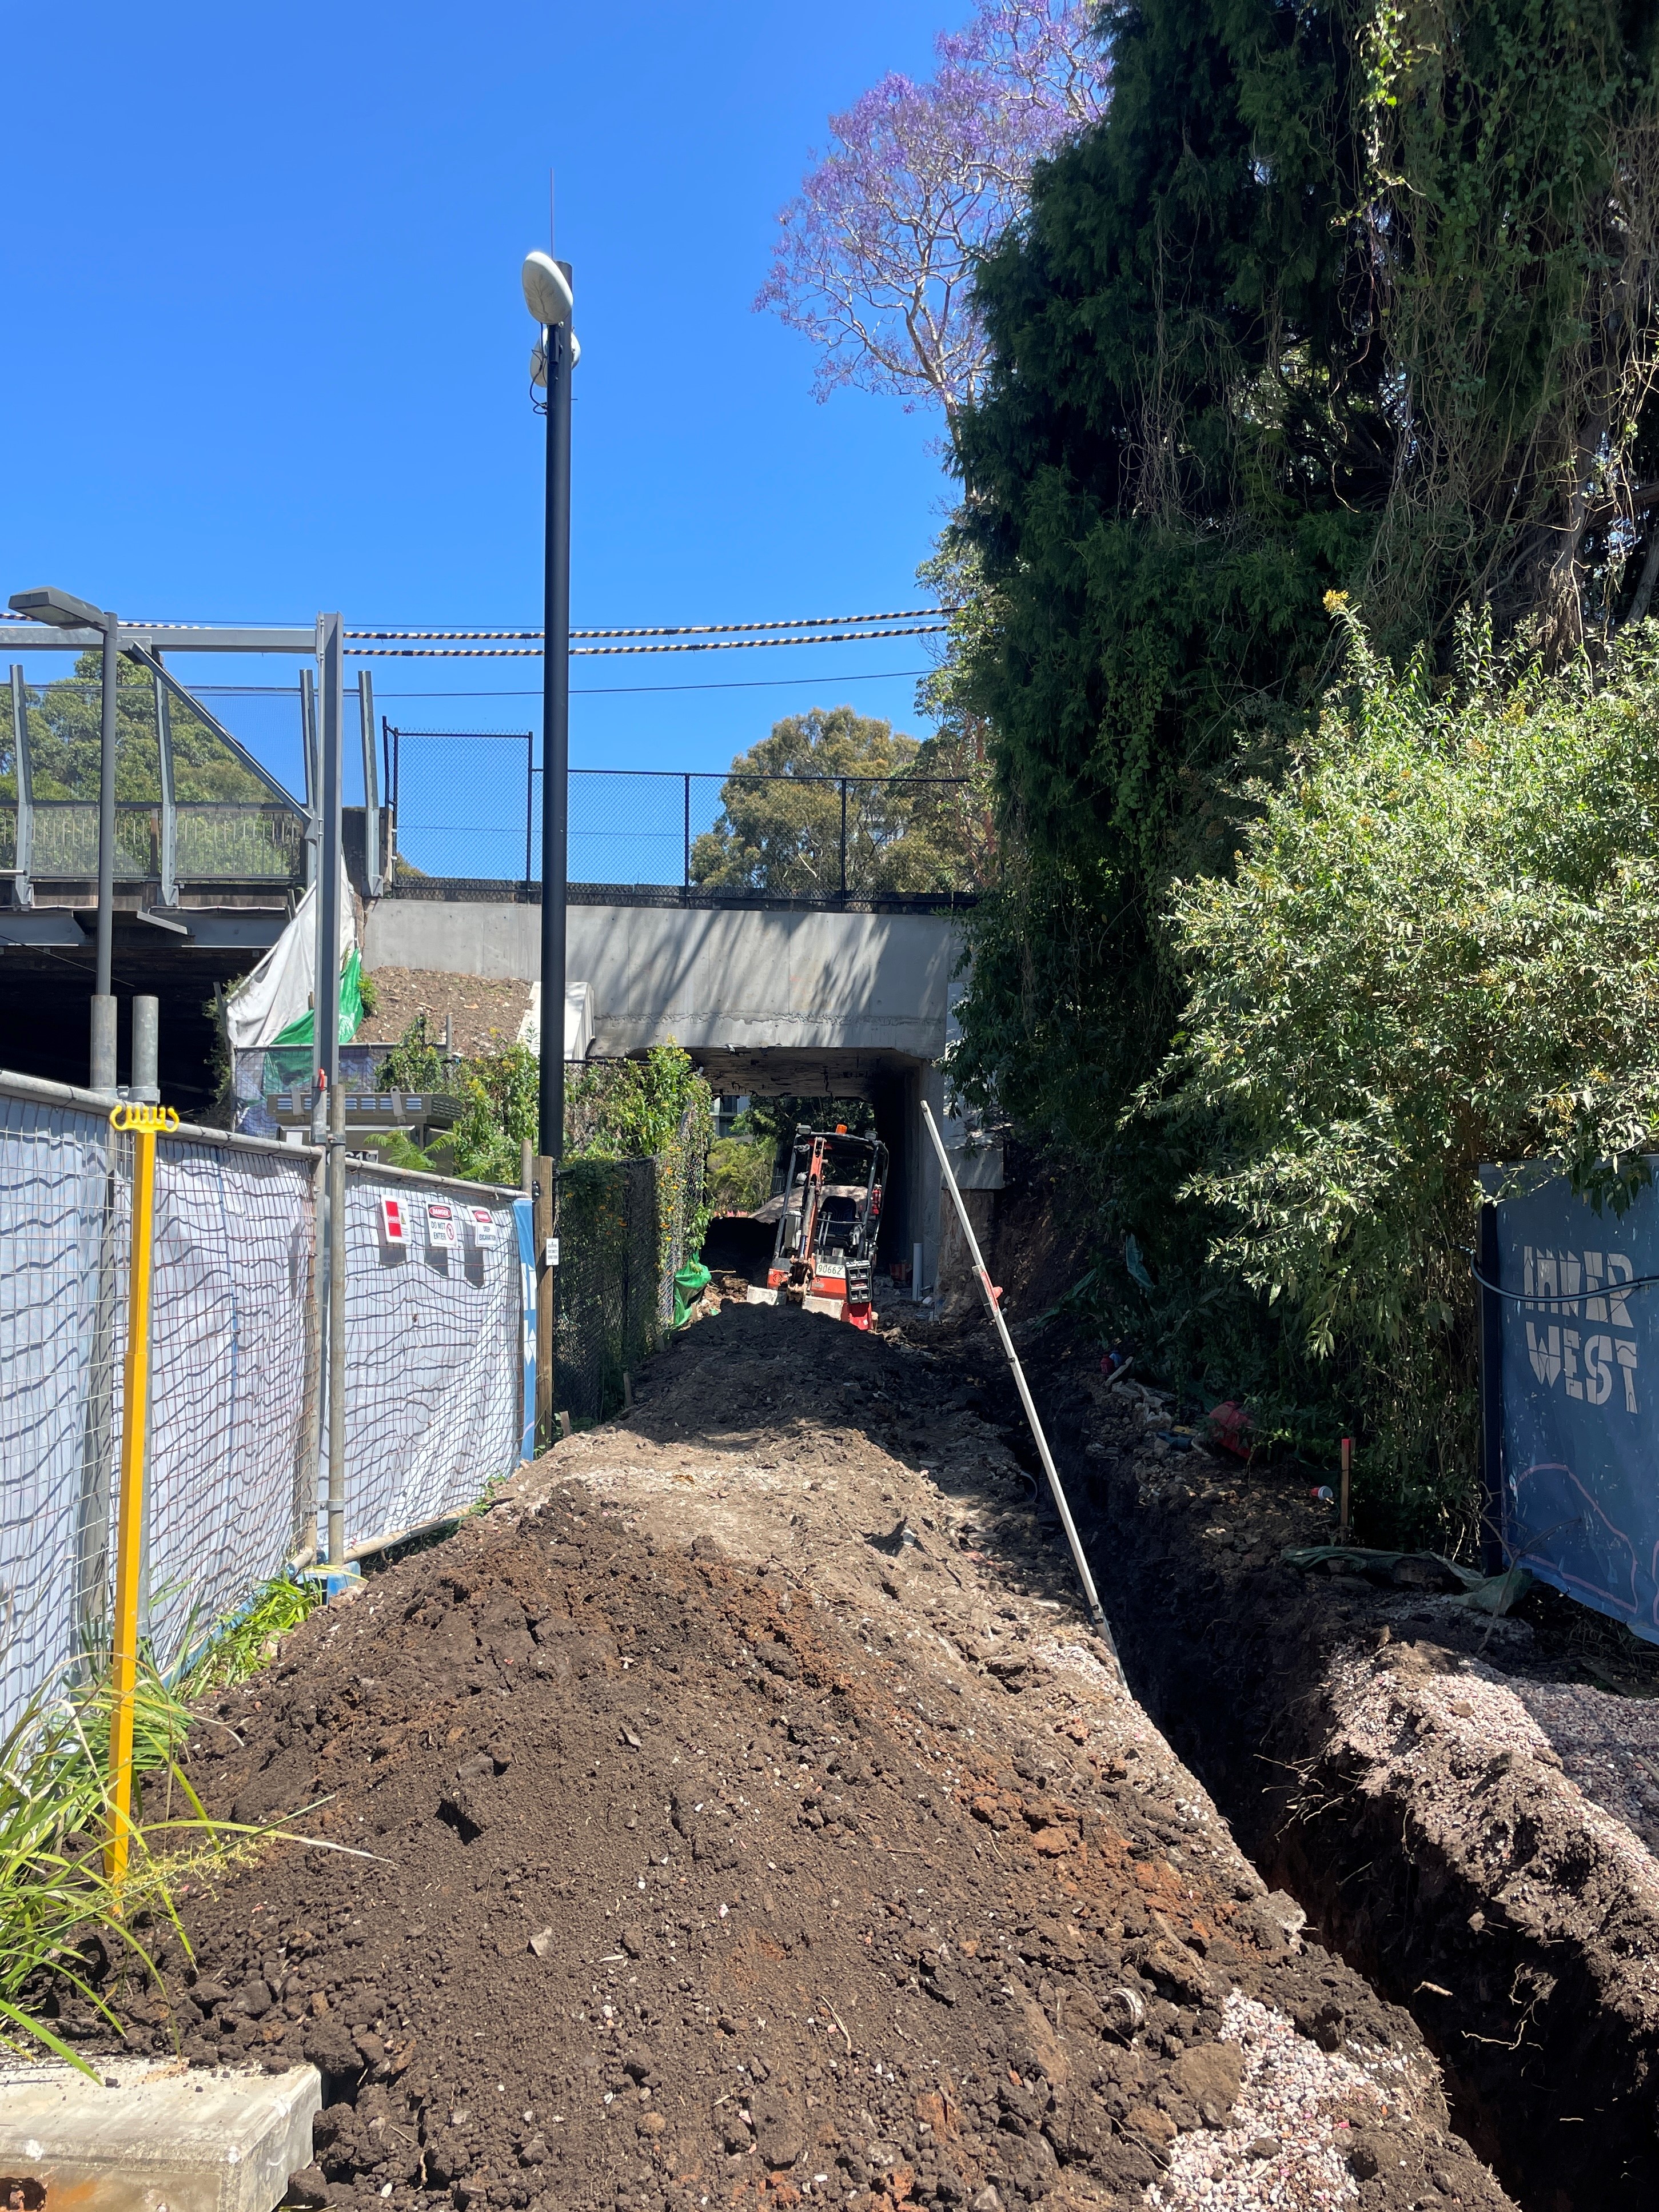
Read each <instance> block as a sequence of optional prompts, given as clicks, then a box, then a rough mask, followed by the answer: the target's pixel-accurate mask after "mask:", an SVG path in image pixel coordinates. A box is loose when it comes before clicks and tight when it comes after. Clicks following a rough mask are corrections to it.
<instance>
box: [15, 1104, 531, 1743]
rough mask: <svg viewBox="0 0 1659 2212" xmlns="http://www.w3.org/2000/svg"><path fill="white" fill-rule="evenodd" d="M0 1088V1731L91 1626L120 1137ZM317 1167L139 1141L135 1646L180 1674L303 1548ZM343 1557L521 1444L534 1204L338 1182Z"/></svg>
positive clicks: (308, 1507)
mask: <svg viewBox="0 0 1659 2212" xmlns="http://www.w3.org/2000/svg"><path fill="white" fill-rule="evenodd" d="M109 1106H110V1102H109V1101H108V1100H107V1099H100V1098H98V1097H95V1096H94V1095H92V1094H90V1093H88V1092H84V1091H71V1090H69V1089H66V1088H64V1087H63V1086H60V1085H54V1084H46V1083H39V1082H35V1081H33V1080H32V1079H27V1078H25V1077H21V1076H14V1075H10V1074H6V1073H0V1731H3V1729H6V1728H9V1726H10V1725H11V1723H13V1722H15V1719H16V1718H17V1717H18V1716H19V1714H20V1713H21V1711H23V1710H24V1708H25V1707H26V1706H27V1703H28V1701H29V1700H30V1699H31V1698H32V1697H33V1696H34V1695H35V1694H36V1693H37V1692H39V1691H40V1690H41V1689H43V1688H45V1687H46V1686H49V1685H50V1684H51V1683H52V1681H53V1680H56V1679H59V1678H61V1677H62V1676H63V1675H64V1674H65V1673H66V1672H67V1670H69V1669H70V1668H72V1667H73V1666H74V1665H75V1664H76V1662H77V1661H78V1660H79V1658H80V1657H81V1656H82V1654H83V1653H84V1652H86V1651H87V1650H95V1649H96V1648H97V1646H98V1644H100V1640H101V1639H102V1638H103V1636H104V1634H105V1632H106V1623H107V1620H108V1615H109V1602H110V1587H111V1577H112V1548H113V1547H112V1535H113V1516H114V1513H115V1510H116V1507H117V1504H118V1500H117V1498H116V1496H115V1489H116V1483H115V1468H116V1460H117V1449H118V1439H119V1436H120V1428H121V1405H122V1362H123V1357H124V1353H125V1334H126V1314H127V1302H128V1290H129V1284H128V1272H129V1267H130V1234H131V1231H130V1220H131V1216H130V1201H131V1173H132V1156H131V1139H130V1138H127V1137H124V1136H122V1135H120V1134H118V1133H116V1132H115V1131H113V1130H112V1128H111V1127H110V1123H109V1119H108V1113H109ZM321 1159H322V1156H321V1154H320V1153H319V1152H313V1151H312V1150H311V1149H310V1148H308V1147H305V1148H302V1147H297V1146H287V1145H283V1144H279V1143H274V1142H271V1141H269V1140H267V1139H258V1138H249V1137H244V1136H229V1135H226V1134H224V1133H221V1132H218V1131H216V1130H207V1129H191V1128H188V1127H181V1128H180V1129H179V1131H178V1132H177V1133H175V1134H173V1135H172V1136H168V1137H165V1138H162V1139H161V1140H160V1141H159V1143H158V1145H157V1148H156V1171H155V1260H154V1271H153V1290H152V1299H153V1304H152V1316H151V1354H150V1371H151V1388H150V1410H149V1453H148V1457H149V1479H148V1480H147V1483H146V1486H145V1491H144V1531H143V1536H144V1571H143V1583H142V1586H141V1607H142V1615H143V1633H144V1634H145V1636H146V1637H147V1638H148V1640H149V1644H150V1646H151V1649H152V1650H153V1651H154V1654H155V1658H156V1661H157V1662H158V1664H160V1665H161V1667H162V1668H168V1667H171V1666H172V1665H173V1664H174V1663H175V1662H177V1661H178V1660H179V1658H180V1657H181V1656H183V1655H184V1653H185V1651H186V1650H187V1649H188V1648H189V1647H190V1645H191V1642H192V1640H193V1638H195V1637H197V1636H199V1634H200V1633H201V1631H202V1630H203V1629H204V1627H205V1626H206V1625H207V1624H208V1623H209V1622H210V1621H212V1620H215V1619H216V1618H218V1617H220V1616H221V1615H222V1614H223V1613H226V1612H228V1611H229V1610H231V1609H232V1608H234V1607H235V1606H236V1605H238V1604H239V1603H240V1602H241V1601H243V1600H244V1599H245V1598H246V1596H247V1595H249V1594H250V1593H251V1592H252V1590H254V1589H257V1588H258V1585H259V1584H260V1583H263V1582H264V1581H266V1580H268V1579H269V1578H270V1577H271V1576H273V1575H276V1574H278V1573H280V1572H281V1571H283V1567H284V1565H285V1564H286V1563H288V1562H289V1561H290V1560H292V1559H295V1558H296V1557H298V1558H303V1557H306V1556H307V1555H308V1554H309V1553H311V1552H312V1551H313V1549H314V1547H315V1545H316V1542H317V1510H318V1501H319V1496H320V1495H323V1494H325V1491H326V1485H327V1479H328V1478H327V1465H326V1458H325V1449H326V1444H325V1437H324V1435H323V1433H322V1425H321V1423H320V1422H319V1346H320V1343H321V1331H320V1328H319V1314H318V1306H317V1301H316V1297H315V1295H314V1287H315V1285H314V1274H315V1270H314V1260H313V1255H314V1253H315V1249H316V1220H317V1210H318V1202H319V1196H320V1193H321V1186H320V1182H319V1171H320V1168H321ZM347 1186H348V1188H347V1201H346V1235H345V1252H346V1267H347V1276H346V1284H347V1339H346V1341H347V1370H346V1388H345V1409H346V1431H345V1469H344V1488H345V1498H346V1511H347V1541H348V1544H349V1546H350V1547H353V1548H367V1547H370V1546H372V1545H373V1544H374V1543H376V1542H379V1541H384V1540H385V1539H386V1538H387V1537H389V1536H392V1535H396V1534H399V1533H401V1532H402V1531H404V1530H405V1529H408V1528H412V1527H415V1526H418V1525H420V1524H422V1523H423V1522H429V1521H432V1520H435V1519H438V1518H441V1517H442V1516H445V1515H447V1514H450V1513H453V1512H455V1511H458V1510H460V1509H461V1508H463V1507H464V1506H465V1505H466V1504H470V1503H471V1501H472V1500H474V1499H475V1498H477V1496H478V1495H479V1494H480V1492H482V1491H483V1489H484V1488H485V1487H486V1486H488V1484H489V1481H490V1480H492V1479H493V1478H495V1477H496V1476H498V1475H500V1474H505V1473H506V1472H507V1470H508V1469H509V1468H511V1467H512V1466H513V1464H514V1462H516V1461H517V1460H518V1459H519V1458H520V1455H521V1453H522V1451H523V1449H525V1438H526V1431H525V1421H526V1406H527V1404H530V1403H533V1396H532V1393H531V1391H530V1389H529V1383H530V1379H531V1378H530V1376H529V1375H528V1373H527V1357H528V1356H529V1354H530V1352H532V1351H533V1331H527V1329H526V1293H527V1289H528V1279H529V1272H530V1271H529V1266H528V1261H529V1207H528V1204H527V1202H526V1201H525V1200H522V1199H520V1197H519V1196H518V1194H516V1193H514V1192H511V1191H504V1190H498V1189H494V1188H488V1187H486V1186H483V1185H480V1184H476V1183H459V1182H446V1181H444V1180H442V1179H441V1178H439V1177H435V1176H410V1175H404V1174H403V1173H401V1172H399V1171H397V1170H388V1169H385V1168H383V1167H381V1166H380V1165H379V1164H372V1165H371V1164H365V1163H363V1162H361V1161H356V1160H354V1161H353V1162H351V1163H350V1164H349V1170H348V1177H347Z"/></svg>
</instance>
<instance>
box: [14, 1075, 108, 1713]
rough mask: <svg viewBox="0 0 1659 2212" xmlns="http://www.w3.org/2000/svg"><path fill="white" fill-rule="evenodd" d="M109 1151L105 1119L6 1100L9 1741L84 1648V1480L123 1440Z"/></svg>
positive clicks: (103, 1465)
mask: <svg viewBox="0 0 1659 2212" xmlns="http://www.w3.org/2000/svg"><path fill="white" fill-rule="evenodd" d="M109 1148H110V1129H109V1125H108V1123H107V1122H106V1121H99V1120H98V1119H97V1117H96V1116H95V1115H92V1114H80V1113H75V1112H72V1111H65V1110H64V1109H59V1108H56V1107H45V1106H40V1105H37V1104H34V1103H30V1102H28V1101H27V1100H21V1099H15V1098H8V1097H0V1730H3V1729H9V1727H10V1726H11V1724H12V1723H13V1721H15V1718H16V1717H17V1714H18V1712H19V1711H20V1710H21V1706H22V1705H24V1704H25V1703H26V1701H27V1698H28V1696H29V1695H30V1693H31V1692H33V1690H34V1689H35V1688H36V1687H37V1686H40V1685H41V1684H44V1683H46V1681H48V1680H50V1679H51V1678H52V1674H54V1672H55V1671H56V1670H58V1668H62V1667H64V1665H65V1664H67V1663H68V1662H70V1660H71V1659H72V1658H73V1657H74V1656H75V1654H76V1649H77V1645H78V1632H77V1614H78V1602H77V1596H78V1593H77V1584H78V1582H79V1580H80V1573H79V1567H78V1561H79V1559H80V1556H81V1548H82V1547H81V1534H80V1524H81V1521H82V1483H83V1478H85V1477H88V1476H90V1478H91V1486H92V1487H93V1489H94V1490H95V1488H96V1484H97V1480H98V1475H99V1473H100V1471H101V1472H102V1473H103V1474H104V1476H105V1479H106V1480H107V1471H108V1468H109V1465H110V1462H111V1456H112V1438H113V1437H114V1436H115V1434H116V1433H117V1430H116V1426H115V1421H116V1415H115V1395H114V1376H113V1373H112V1342H111V1334H110V1331H111V1324H112V1321H113V1318H114V1316H113V1311H112V1300H111V1298H110V1296H109V1285H108V1283H107V1279H106V1278H104V1280H105V1291H106V1294H105V1297H104V1300H103V1303H102V1309H101V1313H100V1297H99V1291H100V1265H99V1260H100V1252H101V1251H102V1250H104V1249H106V1198H107V1191H108V1182H109V1170H108V1158H109ZM100 1320H101V1322H102V1327H101V1329H100Z"/></svg>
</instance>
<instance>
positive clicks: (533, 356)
mask: <svg viewBox="0 0 1659 2212" xmlns="http://www.w3.org/2000/svg"><path fill="white" fill-rule="evenodd" d="M581 357H582V342H581V340H580V338H579V337H577V336H576V333H575V332H574V331H571V333H570V366H571V367H572V368H574V367H575V366H576V363H577V362H579V361H580V359H581ZM530 383H531V388H532V391H536V392H545V391H546V389H547V340H546V339H545V338H538V339H537V341H536V343H535V344H534V345H532V347H531V349H530Z"/></svg>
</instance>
